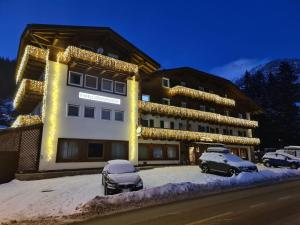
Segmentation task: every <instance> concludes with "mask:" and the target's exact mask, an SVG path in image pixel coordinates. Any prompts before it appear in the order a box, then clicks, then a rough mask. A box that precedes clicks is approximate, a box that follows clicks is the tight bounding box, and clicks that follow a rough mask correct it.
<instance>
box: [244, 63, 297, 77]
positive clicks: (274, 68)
mask: <svg viewBox="0 0 300 225" xmlns="http://www.w3.org/2000/svg"><path fill="white" fill-rule="evenodd" d="M282 62H287V63H289V64H290V65H291V66H292V67H293V69H294V71H295V73H296V75H297V76H298V77H299V78H298V80H299V82H300V59H276V60H272V61H270V62H268V63H265V64H262V65H259V66H256V67H254V68H253V69H251V70H250V71H249V72H250V73H251V74H254V73H255V72H257V71H258V70H260V71H262V72H263V74H265V75H267V74H268V73H270V72H272V73H277V72H278V69H279V65H280V63H282Z"/></svg>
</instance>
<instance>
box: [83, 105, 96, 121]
mask: <svg viewBox="0 0 300 225" xmlns="http://www.w3.org/2000/svg"><path fill="white" fill-rule="evenodd" d="M84 117H85V118H94V117H95V108H94V107H89V106H85V107H84Z"/></svg>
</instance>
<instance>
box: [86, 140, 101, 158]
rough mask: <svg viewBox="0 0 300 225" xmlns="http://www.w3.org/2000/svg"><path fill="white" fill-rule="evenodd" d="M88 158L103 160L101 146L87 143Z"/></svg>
mask: <svg viewBox="0 0 300 225" xmlns="http://www.w3.org/2000/svg"><path fill="white" fill-rule="evenodd" d="M88 158H103V144H102V143H88Z"/></svg>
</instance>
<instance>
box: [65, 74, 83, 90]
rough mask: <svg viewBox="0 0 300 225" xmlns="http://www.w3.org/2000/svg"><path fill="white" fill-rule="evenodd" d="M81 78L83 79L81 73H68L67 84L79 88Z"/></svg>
mask: <svg viewBox="0 0 300 225" xmlns="http://www.w3.org/2000/svg"><path fill="white" fill-rule="evenodd" d="M82 78H83V74H82V73H77V72H73V71H70V72H69V82H68V84H71V85H74V86H79V87H81V86H82Z"/></svg>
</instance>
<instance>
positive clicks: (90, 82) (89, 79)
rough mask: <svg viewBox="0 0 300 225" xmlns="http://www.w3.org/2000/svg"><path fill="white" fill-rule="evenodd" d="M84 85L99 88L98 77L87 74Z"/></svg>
mask: <svg viewBox="0 0 300 225" xmlns="http://www.w3.org/2000/svg"><path fill="white" fill-rule="evenodd" d="M84 87H87V88H92V89H98V77H94V76H90V75H85V81H84Z"/></svg>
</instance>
